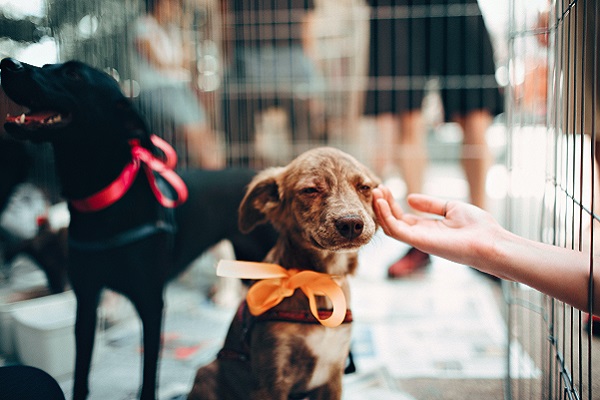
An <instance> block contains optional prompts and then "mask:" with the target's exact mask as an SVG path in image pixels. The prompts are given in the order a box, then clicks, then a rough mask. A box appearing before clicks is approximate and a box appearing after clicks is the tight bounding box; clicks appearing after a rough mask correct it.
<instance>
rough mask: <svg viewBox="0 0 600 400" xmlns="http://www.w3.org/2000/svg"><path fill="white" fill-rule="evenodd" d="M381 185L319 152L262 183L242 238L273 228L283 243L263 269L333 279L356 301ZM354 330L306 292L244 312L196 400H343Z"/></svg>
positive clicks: (201, 375)
mask: <svg viewBox="0 0 600 400" xmlns="http://www.w3.org/2000/svg"><path fill="white" fill-rule="evenodd" d="M378 182H379V181H378V179H377V178H376V177H375V175H374V174H373V173H372V172H371V171H370V170H369V169H368V168H367V167H365V166H364V165H362V164H360V163H359V162H357V161H356V160H355V159H354V158H352V157H351V156H349V155H348V154H346V153H344V152H342V151H340V150H337V149H333V148H328V147H326V148H318V149H313V150H310V151H307V152H305V153H303V154H302V155H300V156H299V157H298V158H296V159H295V160H294V161H292V162H291V163H290V164H289V165H288V166H287V167H280V168H271V169H267V170H265V171H263V172H262V173H260V174H259V175H257V176H256V177H255V178H254V180H253V181H252V182H251V184H250V186H249V188H248V191H247V193H246V196H245V197H244V199H243V200H242V203H241V205H240V215H239V218H240V219H239V223H240V228H241V229H242V230H243V231H250V230H252V229H253V228H254V227H255V226H257V225H259V224H262V223H266V222H271V223H272V224H273V226H275V227H276V229H277V230H278V231H279V233H280V237H279V239H278V241H277V243H276V244H275V246H274V247H273V249H272V250H271V251H270V252H269V254H268V255H267V257H266V259H265V261H266V262H269V263H275V264H279V265H280V266H282V267H283V268H285V269H286V270H290V269H298V270H312V271H317V272H321V273H326V274H329V275H331V276H333V277H334V280H335V282H337V283H338V284H339V286H340V287H341V289H342V291H343V293H344V295H345V298H346V300H347V301H349V300H350V293H349V285H348V281H347V276H348V275H349V274H352V273H353V272H354V270H355V269H356V267H357V252H358V249H359V248H360V247H361V246H363V245H365V244H367V243H368V242H369V241H370V240H371V238H372V237H373V234H374V233H375V231H376V229H377V224H376V221H375V217H374V213H373V208H372V195H371V191H372V189H373V188H374V187H375V186H377V184H378ZM316 300H317V304H316V305H317V307H318V308H319V310H331V307H332V304H331V302H330V300H329V299H328V298H327V297H325V296H317V297H316ZM326 313H327V312H325V314H324V315H327V314H326ZM329 313H331V312H329ZM319 315H321V313H319ZM350 321H351V314H350V313H349V312H348V313H346V318H345V319H344V322H343V323H342V324H341V325H339V326H337V327H326V326H323V325H321V324H320V323H319V322H318V320H317V319H316V318H314V317H313V316H312V314H311V313H310V311H309V302H308V300H307V296H305V295H304V293H303V292H302V291H300V290H296V291H295V292H294V293H293V295H291V297H287V298H285V299H284V300H283V301H281V303H279V304H277V305H276V306H275V307H273V308H272V309H270V310H269V311H267V312H265V313H264V314H261V315H258V316H253V315H250V313H249V312H248V307H247V303H246V302H243V303H242V305H241V306H240V309H239V310H238V312H237V315H236V317H235V318H234V320H233V322H232V324H231V326H230V328H229V332H228V334H227V337H226V339H225V345H224V348H223V349H222V350H221V351H220V352H219V356H218V358H217V359H216V360H215V361H214V362H213V363H211V364H209V365H207V366H205V367H202V368H200V369H199V370H198V372H197V374H196V378H195V382H194V387H193V388H192V391H191V392H190V394H189V397H188V399H194V400H200V399H207V400H213V399H214V400H216V399H218V400H224V399H256V400H259V399H260V400H266V399H280V400H287V399H288V398H305V397H308V398H310V399H327V400H331V399H340V398H341V393H342V376H343V371H344V367H345V361H346V359H347V356H348V352H349V346H350V333H351V332H350V326H351V324H350V323H349V322H350Z"/></svg>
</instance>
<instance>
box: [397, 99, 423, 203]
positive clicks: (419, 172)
mask: <svg viewBox="0 0 600 400" xmlns="http://www.w3.org/2000/svg"><path fill="white" fill-rule="evenodd" d="M399 121H400V135H399V138H398V139H399V146H397V147H395V148H396V149H397V153H396V155H397V159H398V165H399V166H400V170H401V171H402V176H403V177H404V181H405V182H406V191H407V193H420V192H421V191H422V189H423V177H424V176H425V168H426V167H427V148H426V139H427V138H426V134H427V132H426V131H425V122H424V120H423V113H422V112H421V110H420V109H418V110H412V111H407V112H403V113H401V114H400V118H399Z"/></svg>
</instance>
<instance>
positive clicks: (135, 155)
mask: <svg viewBox="0 0 600 400" xmlns="http://www.w3.org/2000/svg"><path fill="white" fill-rule="evenodd" d="M151 139H152V143H153V144H154V145H155V146H156V147H158V148H159V149H160V150H161V151H162V152H163V153H164V154H165V160H164V161H162V160H159V159H158V158H156V157H154V155H152V153H151V152H150V151H149V150H148V149H146V148H144V147H142V146H140V142H139V140H131V141H130V142H129V144H130V146H131V156H132V160H131V162H130V163H129V164H127V165H126V166H125V168H123V171H122V172H121V174H120V175H119V176H118V177H117V179H115V180H114V181H113V182H112V183H111V184H110V185H108V186H107V187H105V188H104V189H102V190H100V191H99V192H97V193H95V194H93V195H91V196H89V197H87V198H85V199H78V200H71V201H70V203H71V205H72V206H73V208H75V209H76V210H77V211H80V212H93V211H99V210H102V209H104V208H106V207H108V206H110V205H112V204H114V203H115V202H117V200H119V199H120V198H121V197H123V195H124V194H125V193H127V191H128V190H129V188H130V187H131V185H132V184H133V181H134V180H135V178H136V176H137V174H138V172H139V170H140V167H143V169H144V172H145V173H146V177H147V178H148V182H149V183H150V187H151V189H152V192H153V193H154V196H155V197H156V199H157V200H158V202H159V203H160V204H161V205H162V206H163V207H167V208H173V207H177V206H178V205H180V204H182V203H184V202H185V201H186V200H187V197H188V190H187V186H186V185H185V183H184V182H183V180H181V178H180V177H179V175H177V174H176V173H175V171H173V168H174V167H175V164H176V163H177V154H176V153H175V150H173V148H172V147H171V146H170V145H169V144H168V143H167V142H165V141H164V140H162V139H161V138H159V137H158V136H156V135H152V136H151ZM153 172H156V173H158V174H159V175H160V176H162V177H163V178H164V179H165V180H166V181H167V182H168V183H169V184H170V185H171V186H172V187H173V189H175V192H176V193H177V199H176V200H172V199H170V198H168V197H166V196H165V195H163V193H162V192H161V191H160V189H159V188H158V185H157V183H156V177H155V176H154V173H153Z"/></svg>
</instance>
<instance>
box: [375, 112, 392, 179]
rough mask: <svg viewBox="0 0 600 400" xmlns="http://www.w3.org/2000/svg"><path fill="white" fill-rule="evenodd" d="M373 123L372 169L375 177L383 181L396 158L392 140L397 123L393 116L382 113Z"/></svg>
mask: <svg viewBox="0 0 600 400" xmlns="http://www.w3.org/2000/svg"><path fill="white" fill-rule="evenodd" d="M375 123H376V129H377V141H376V143H377V151H376V156H375V158H374V159H373V169H374V170H375V173H376V174H377V175H379V176H381V177H382V178H383V179H385V178H386V177H387V175H389V173H390V170H392V169H393V168H394V162H395V158H396V157H395V156H394V153H395V151H397V149H396V143H395V139H394V138H395V137H396V135H397V132H398V121H397V119H396V117H395V115H394V114H392V113H383V114H380V115H378V116H377V117H376V119H375Z"/></svg>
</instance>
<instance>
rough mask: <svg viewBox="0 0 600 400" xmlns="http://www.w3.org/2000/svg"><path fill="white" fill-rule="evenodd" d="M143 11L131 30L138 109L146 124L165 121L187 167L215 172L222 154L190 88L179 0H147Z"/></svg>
mask: <svg viewBox="0 0 600 400" xmlns="http://www.w3.org/2000/svg"><path fill="white" fill-rule="evenodd" d="M146 10H147V13H146V14H145V15H143V16H141V17H139V18H138V19H137V20H136V22H135V28H134V29H135V32H134V49H135V51H134V60H135V62H136V66H137V68H138V73H139V76H138V78H139V82H140V106H141V109H142V111H143V112H144V113H145V114H146V115H147V117H148V119H149V120H151V121H155V120H166V121H168V122H169V123H171V124H173V125H174V127H175V129H176V130H177V131H180V132H181V133H182V136H183V139H184V146H183V149H182V147H181V146H177V148H178V150H180V151H181V150H186V152H187V164H188V166H194V167H202V168H208V169H216V168H220V167H222V166H223V165H224V158H223V155H222V153H223V152H222V150H221V149H220V146H219V142H218V140H217V136H216V134H215V132H214V131H213V130H212V129H211V128H210V124H209V120H208V116H207V114H206V110H205V108H204V107H203V105H202V104H201V103H200V101H199V100H198V97H197V94H196V93H195V92H194V91H193V90H192V87H191V82H192V79H191V68H190V67H191V66H192V64H193V63H192V61H193V54H194V52H193V49H192V48H191V45H190V43H189V41H187V40H185V39H186V38H185V34H184V33H185V32H184V30H183V29H182V27H183V26H185V23H184V18H185V14H184V13H183V0H146ZM153 129H156V127H153ZM153 133H155V134H157V135H162V132H153Z"/></svg>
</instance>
